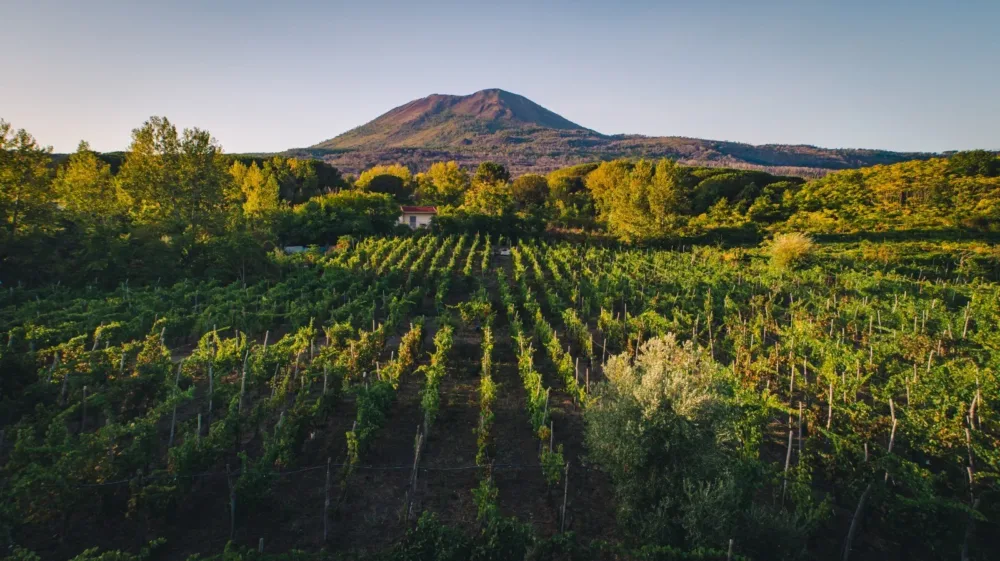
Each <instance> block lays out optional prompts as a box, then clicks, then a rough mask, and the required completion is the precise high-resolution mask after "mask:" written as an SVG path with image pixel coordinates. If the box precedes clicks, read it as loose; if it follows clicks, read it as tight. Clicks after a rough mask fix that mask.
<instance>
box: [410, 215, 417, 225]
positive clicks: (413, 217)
mask: <svg viewBox="0 0 1000 561" xmlns="http://www.w3.org/2000/svg"><path fill="white" fill-rule="evenodd" d="M416 227H417V217H416V216H413V215H412V214H411V215H410V228H416Z"/></svg>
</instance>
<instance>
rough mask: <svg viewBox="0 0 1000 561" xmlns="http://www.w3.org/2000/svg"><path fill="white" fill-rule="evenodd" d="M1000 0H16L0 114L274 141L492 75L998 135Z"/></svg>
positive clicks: (358, 120)
mask: <svg viewBox="0 0 1000 561" xmlns="http://www.w3.org/2000/svg"><path fill="white" fill-rule="evenodd" d="M997 16H1000V3H997V2H986V1H980V0H968V1H963V2H943V1H940V0H928V1H924V2H897V1H888V2H881V3H879V5H878V6H870V5H868V3H865V2H860V1H855V0H849V1H844V2H836V3H833V2H819V3H809V5H805V3H798V2H791V1H783V0H774V1H769V2H759V3H757V4H756V5H754V6H748V5H745V4H744V3H737V2H723V1H719V2H702V3H697V5H689V4H688V3H679V2H631V3H614V4H608V3H601V2H594V1H588V2H577V3H570V2H562V1H558V2H548V3H545V4H544V5H536V3H533V2H511V3H506V4H503V5H494V4H483V5H479V4H474V3H461V2H453V1H450V0H447V1H445V0H442V1H437V2H424V3H420V4H413V3H408V2H406V3H404V2H367V3H319V2H290V3H287V4H282V5H269V4H265V3H263V2H254V1H251V2H228V1H226V2H222V1H220V2H212V3H202V2H191V1H180V2H174V3H172V4H170V5H134V4H131V3H127V2H116V1H98V2H92V3H88V4H82V3H74V2H69V1H65V0H41V1H38V2H31V3H27V2H9V3H4V4H2V5H0V18H2V19H3V20H4V21H5V22H7V24H8V25H7V28H8V38H9V44H12V45H16V46H17V50H18V54H17V56H8V57H5V58H4V59H3V60H0V72H2V74H3V76H4V77H5V79H4V80H3V81H2V82H0V118H3V119H5V120H7V121H9V122H10V123H12V124H13V125H14V126H15V127H18V128H25V129H27V130H28V131H29V132H31V133H32V134H33V135H35V137H36V138H38V140H39V141H40V142H41V143H43V144H47V145H52V146H53V148H54V149H55V150H56V151H58V152H69V151H73V150H74V149H75V148H76V145H77V143H78V142H79V141H80V140H87V141H88V142H90V143H91V146H92V147H93V148H94V149H96V150H101V151H112V150H123V149H125V148H127V146H128V144H129V141H130V131H131V129H133V128H135V127H137V126H139V125H141V124H142V122H143V121H145V120H146V119H147V118H149V117H150V116H151V115H164V116H166V117H168V118H170V119H171V121H173V122H175V123H176V124H177V125H178V126H180V127H191V126H197V127H199V128H202V129H206V130H208V131H210V132H211V133H212V134H213V136H215V137H216V138H217V139H218V140H219V142H220V143H221V144H222V145H223V147H224V148H225V149H226V151H227V152H278V151H282V150H286V149H289V148H298V147H304V146H309V145H313V144H316V143H318V142H322V141H323V140H326V139H329V138H332V137H334V136H337V135H338V134H340V133H343V132H345V131H347V130H350V129H352V128H354V127H357V126H359V125H362V124H364V123H366V122H368V121H370V120H372V119H374V118H375V117H377V116H379V115H381V114H382V113H385V112H386V111H389V110H390V109H392V108H394V107H397V106H399V105H402V104H405V103H407V102H409V101H412V100H414V99H417V98H421V97H425V96H427V95H430V94H432V93H443V94H455V95H465V94H470V93H473V92H475V91H479V90H482V89H487V88H500V89H503V90H507V91H510V92H513V93H516V94H519V95H523V96H525V97H527V98H528V99H530V100H532V101H534V102H536V103H538V104H540V105H542V106H544V107H546V108H547V109H550V110H551V111H554V112H555V113H558V114H559V115H562V116H563V117H565V118H567V119H569V120H570V121H573V122H576V123H578V124H580V125H581V126H583V127H587V128H590V129H593V130H596V131H599V132H601V133H604V134H642V135H646V136H685V137H693V138H706V139H713V140H728V141H736V142H744V143H749V144H808V145H814V146H820V147H826V148H872V149H885V150H896V151H920V152H941V151H947V150H962V149H971V148H985V149H993V150H995V149H998V148H1000V112H998V111H996V110H995V108H994V105H995V97H996V94H997V92H1000V76H998V75H997V73H995V72H991V71H989V69H990V68H992V67H993V65H995V62H996V61H997V60H1000V41H997V40H995V39H994V37H993V30H992V25H993V24H992V22H994V21H996V19H997Z"/></svg>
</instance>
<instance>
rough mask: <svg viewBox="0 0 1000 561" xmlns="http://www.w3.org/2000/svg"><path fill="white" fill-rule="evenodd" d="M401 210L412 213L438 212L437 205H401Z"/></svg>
mask: <svg viewBox="0 0 1000 561" xmlns="http://www.w3.org/2000/svg"><path fill="white" fill-rule="evenodd" d="M399 210H401V211H403V212H406V213H410V214H437V207H433V206H405V205H404V206H401V207H399Z"/></svg>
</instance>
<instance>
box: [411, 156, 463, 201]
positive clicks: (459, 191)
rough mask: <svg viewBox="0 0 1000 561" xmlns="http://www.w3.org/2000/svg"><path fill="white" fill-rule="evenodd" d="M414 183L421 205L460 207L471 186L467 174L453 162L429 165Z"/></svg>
mask: <svg viewBox="0 0 1000 561" xmlns="http://www.w3.org/2000/svg"><path fill="white" fill-rule="evenodd" d="M416 182H417V185H418V187H417V198H418V199H419V200H420V202H421V203H426V204H435V205H448V206H460V205H461V204H462V200H463V199H464V197H465V192H466V191H468V190H469V185H471V179H470V178H469V173H468V172H467V171H466V170H465V169H463V168H462V167H460V166H459V165H458V164H457V163H456V162H454V161H451V162H435V163H433V164H431V167H430V168H429V169H428V170H427V172H426V173H423V174H418V175H417V177H416Z"/></svg>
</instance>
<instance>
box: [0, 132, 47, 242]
mask: <svg viewBox="0 0 1000 561" xmlns="http://www.w3.org/2000/svg"><path fill="white" fill-rule="evenodd" d="M51 153H52V149H51V148H48V147H44V148H43V147H41V146H39V145H38V143H37V142H36V141H35V139H34V137H32V136H31V135H30V134H28V132H27V131H25V130H24V129H19V130H17V131H14V129H13V128H12V127H11V125H10V123H7V122H6V121H2V120H0V215H2V216H3V221H4V226H5V227H6V230H7V233H8V234H9V235H10V236H11V237H14V236H17V235H18V234H19V233H21V232H22V231H23V230H24V229H26V228H28V227H36V226H43V225H44V223H45V217H46V215H47V213H48V210H49V209H50V207H49V202H50V199H51V195H52V193H51V174H50V172H49V163H50V162H51Z"/></svg>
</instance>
